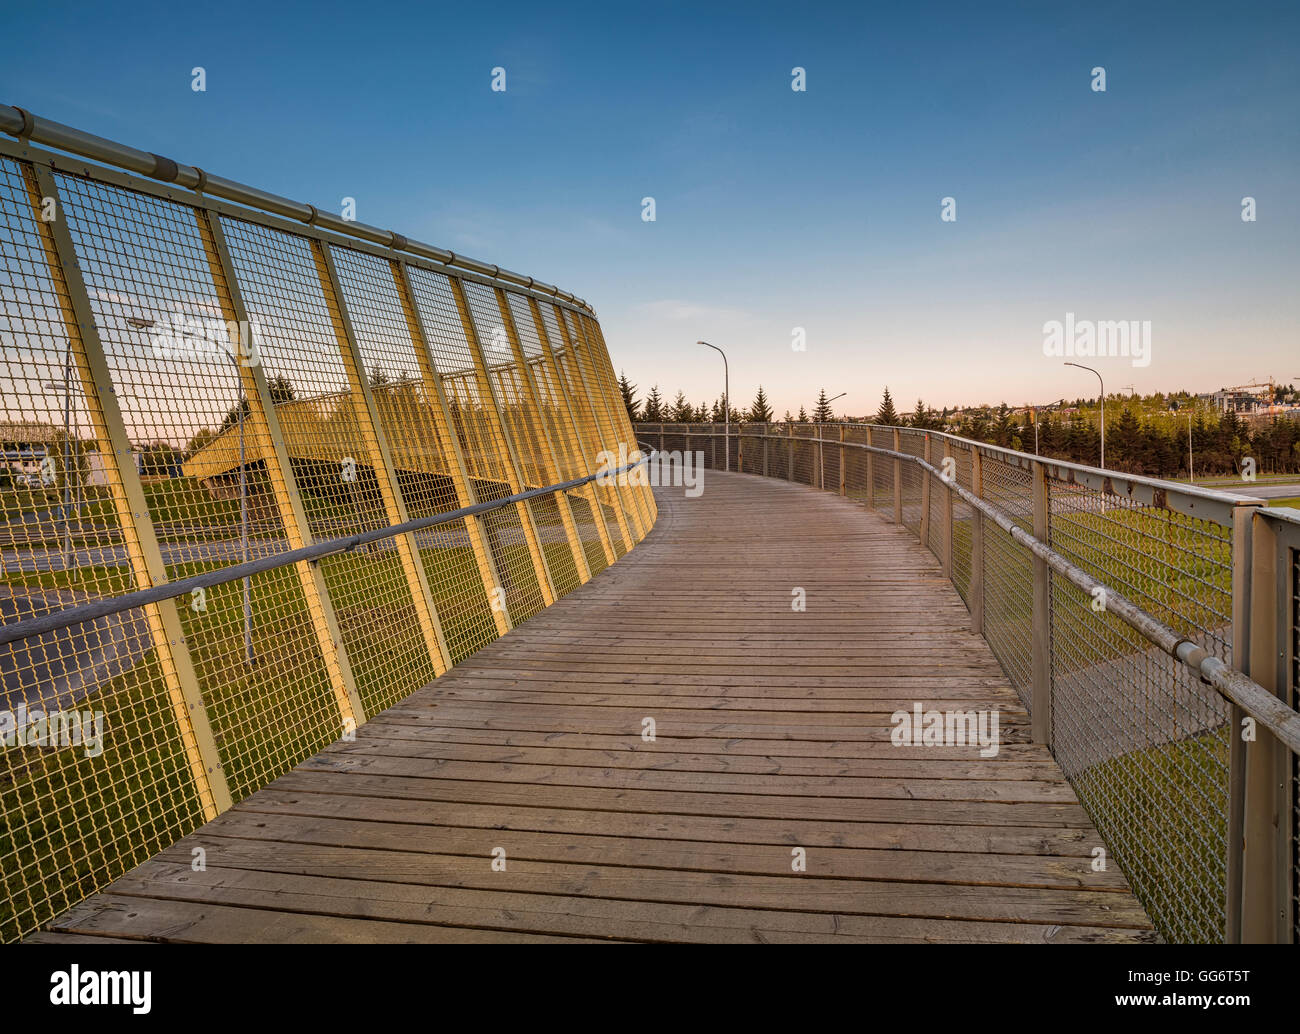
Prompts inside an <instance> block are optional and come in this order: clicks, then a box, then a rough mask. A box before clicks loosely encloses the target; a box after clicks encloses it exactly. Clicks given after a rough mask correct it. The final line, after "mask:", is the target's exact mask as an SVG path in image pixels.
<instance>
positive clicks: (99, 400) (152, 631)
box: [23, 165, 232, 820]
mask: <svg viewBox="0 0 1300 1034" xmlns="http://www.w3.org/2000/svg"><path fill="white" fill-rule="evenodd" d="M23 173H24V178H25V179H26V181H27V191H28V197H29V200H30V201H31V205H32V213H33V216H34V219H35V223H36V225H37V227H39V230H40V239H41V245H42V248H43V250H44V252H45V260H46V264H47V265H48V267H49V271H50V278H51V280H52V281H53V282H54V283H55V284H59V283H62V285H63V288H64V290H63V291H61V292H57V293H58V295H59V303H60V306H61V308H62V314H63V322H64V326H65V329H66V331H67V335H68V345H69V348H70V350H71V352H72V355H73V356H74V357H75V359H76V365H77V372H78V375H79V377H80V380H81V388H82V393H83V395H84V397H85V401H86V409H87V411H88V412H89V414H90V420H91V423H92V425H93V427H94V433H95V438H96V440H97V441H98V442H100V443H101V444H102V445H106V446H107V447H108V448H107V450H105V451H106V453H107V455H108V457H109V462H106V463H105V464H104V468H105V469H104V474H105V479H106V480H107V481H108V488H109V491H110V494H111V495H112V497H113V505H114V508H115V510H116V512H117V517H118V522H119V525H120V527H121V529H122V540H123V545H124V546H125V547H126V554H127V557H128V561H129V563H130V565H131V573H132V575H133V576H134V578H135V587H136V588H138V589H149V588H153V587H154V586H158V585H165V584H166V583H167V581H168V578H167V568H166V565H165V564H164V563H163V558H162V551H161V550H160V549H159V548H158V538H157V535H156V534H155V531H154V525H153V518H152V516H151V514H150V512H149V506H148V503H147V501H146V500H145V495H144V486H143V485H142V484H141V482H140V474H139V471H137V470H136V466H135V457H134V452H133V450H132V447H131V440H130V437H129V436H128V435H127V431H126V424H125V422H124V421H123V419H122V411H121V408H120V407H119V406H118V403H117V394H116V390H115V388H114V386H113V375H112V371H111V370H110V369H109V365H108V359H107V357H106V356H105V355H104V346H103V342H102V341H101V340H100V337H99V328H98V327H97V326H96V324H95V314H94V310H93V309H92V308H91V304H90V296H89V294H88V293H87V290H86V283H85V280H84V279H83V278H82V275H81V267H80V264H79V260H78V258H77V253H76V246H75V245H74V243H73V240H72V234H71V232H70V231H69V230H68V224H67V219H66V218H65V216H64V212H63V204H62V201H61V199H60V198H59V193H58V187H57V184H56V182H55V179H54V175H53V174H52V173H51V172H50V170H49V169H47V168H45V167H43V166H40V167H32V166H26V165H24V166H23ZM45 198H49V199H51V201H52V202H53V205H54V211H55V213H56V215H55V218H54V219H53V220H52V221H50V222H46V221H45V220H44V219H43V218H42V212H43V210H44V204H43V201H44V199H45ZM65 476H66V475H65ZM142 610H143V612H144V615H145V621H146V623H147V625H148V628H149V635H150V637H151V639H152V640H153V644H154V649H155V650H156V651H157V653H158V666H159V668H161V669H162V673H163V679H164V680H165V682H166V685H167V699H168V702H169V703H170V705H171V709H172V715H173V716H174V718H175V720H176V726H177V729H178V731H179V734H180V739H181V744H182V746H183V748H184V750H185V760H186V763H187V764H188V766H189V770H190V776H191V778H192V779H193V780H194V792H195V797H196V799H197V800H198V802H199V806H200V808H201V809H202V811H203V818H204V819H205V820H210V819H214V818H216V817H217V815H218V814H219V813H220V812H223V811H225V810H227V809H228V808H229V807H230V806H231V803H232V802H231V798H230V789H229V787H228V785H227V783H226V773H225V770H224V769H223V768H222V765H221V756H220V754H219V752H218V751H217V745H216V740H215V738H214V737H213V735H212V726H211V724H210V722H209V720H208V712H207V706H206V703H205V701H204V699H203V693H202V690H201V689H200V687H199V682H198V675H197V673H196V672H195V670H194V662H193V659H192V658H191V657H190V651H189V646H188V645H187V644H186V641H185V632H184V628H183V627H182V625H181V619H180V614H179V613H178V612H177V610H176V601H175V600H163V601H162V602H161V603H154V604H150V605H148V606H146V607H143V608H142Z"/></svg>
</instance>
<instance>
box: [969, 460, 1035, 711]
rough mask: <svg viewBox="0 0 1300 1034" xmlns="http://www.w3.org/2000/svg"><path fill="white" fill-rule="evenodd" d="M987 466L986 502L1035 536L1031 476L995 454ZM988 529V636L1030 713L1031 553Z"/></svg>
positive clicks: (991, 527)
mask: <svg viewBox="0 0 1300 1034" xmlns="http://www.w3.org/2000/svg"><path fill="white" fill-rule="evenodd" d="M982 463H983V476H984V493H983V494H984V498H985V499H987V500H988V501H989V502H990V503H992V504H993V505H994V506H996V507H997V508H998V509H1000V510H1002V511H1003V512H1004V513H1005V514H1007V515H1008V516H1009V517H1011V518H1012V519H1013V520H1014V521H1015V523H1016V524H1017V525H1019V526H1020V527H1022V528H1024V530H1025V531H1029V532H1032V531H1033V528H1034V521H1033V489H1032V485H1031V481H1030V475H1029V472H1028V471H1026V470H1024V469H1023V468H1021V467H1019V466H1014V465H1012V464H1010V463H1006V462H1003V461H1002V460H1000V459H998V458H997V456H996V454H993V453H984V455H983V457H982ZM984 525H985V531H984V636H985V638H986V639H987V640H988V642H989V646H990V647H992V649H993V655H994V656H995V657H997V659H998V662H999V663H1000V664H1001V665H1002V670H1003V671H1005V672H1006V674H1007V678H1009V679H1010V680H1011V684H1012V685H1013V686H1015V688H1016V691H1017V692H1018V693H1019V694H1020V699H1021V701H1022V702H1023V703H1024V705H1025V707H1026V708H1028V707H1029V706H1030V703H1031V695H1032V689H1033V663H1032V658H1031V653H1030V639H1031V634H1032V630H1033V617H1032V613H1031V608H1032V605H1033V588H1034V576H1033V565H1032V563H1031V561H1030V557H1029V554H1028V553H1027V552H1025V550H1024V549H1023V548H1022V547H1021V546H1019V545H1018V544H1017V543H1016V542H1015V540H1013V539H1012V538H1011V536H1010V535H1008V534H1007V533H1006V532H1005V531H1003V530H1002V529H1001V528H999V527H998V526H997V525H996V524H994V523H993V522H991V521H985V522H984Z"/></svg>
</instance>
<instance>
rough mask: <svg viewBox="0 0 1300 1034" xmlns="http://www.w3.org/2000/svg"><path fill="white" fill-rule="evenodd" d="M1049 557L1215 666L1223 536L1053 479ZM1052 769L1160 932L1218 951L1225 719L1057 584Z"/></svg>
mask: <svg viewBox="0 0 1300 1034" xmlns="http://www.w3.org/2000/svg"><path fill="white" fill-rule="evenodd" d="M1049 495H1050V499H1051V511H1050V512H1051V531H1052V545H1053V548H1055V549H1056V550H1057V551H1058V552H1060V553H1061V554H1063V555H1064V556H1065V557H1066V558H1067V559H1069V560H1071V561H1073V562H1074V563H1075V564H1077V565H1079V566H1080V567H1082V568H1083V569H1084V570H1085V571H1087V572H1088V573H1089V574H1091V575H1092V576H1093V577H1095V578H1097V579H1098V580H1099V581H1102V582H1103V583H1104V584H1105V585H1106V586H1108V587H1112V588H1113V589H1114V590H1115V591H1117V592H1119V593H1121V594H1122V595H1124V596H1125V597H1126V598H1128V599H1129V600H1130V601H1132V602H1134V603H1136V604H1137V605H1138V606H1140V607H1141V608H1142V609H1144V610H1146V611H1147V612H1148V613H1151V614H1153V615H1155V616H1156V617H1157V618H1158V619H1159V620H1160V621H1161V622H1163V623H1164V624H1166V625H1169V626H1170V627H1171V628H1173V629H1175V630H1176V631H1177V632H1178V633H1179V634H1180V635H1182V636H1184V637H1186V638H1187V639H1190V640H1192V641H1193V642H1196V643H1197V644H1198V645H1200V646H1202V647H1204V648H1205V649H1206V650H1207V651H1209V652H1210V653H1212V654H1214V655H1215V656H1217V657H1220V658H1221V659H1223V660H1225V661H1227V660H1229V655H1230V643H1231V640H1232V628H1231V615H1232V529H1231V528H1229V527H1225V526H1223V525H1220V524H1217V523H1215V522H1213V521H1209V520H1205V519H1201V518H1194V517H1188V516H1186V515H1183V514H1179V513H1176V512H1174V511H1172V510H1168V509H1164V508H1161V507H1153V506H1143V505H1139V504H1137V503H1134V502H1133V501H1132V500H1130V499H1128V498H1126V497H1121V496H1114V495H1103V494H1101V493H1098V492H1094V491H1090V490H1085V489H1081V488H1080V487H1079V486H1077V485H1071V484H1068V483H1064V482H1059V481H1055V480H1052V481H1050V482H1049ZM1052 603H1053V606H1052V636H1053V640H1052V642H1053V650H1052V681H1053V693H1054V704H1053V727H1054V744H1055V748H1056V754H1057V758H1058V760H1059V761H1060V763H1061V766H1062V768H1063V769H1064V770H1065V773H1066V775H1067V776H1069V777H1070V779H1071V781H1072V782H1073V783H1074V785H1075V788H1076V790H1077V792H1078V794H1079V797H1080V800H1081V801H1082V802H1083V803H1084V805H1085V806H1086V807H1087V808H1088V810H1089V813H1090V815H1091V816H1092V818H1093V821H1094V822H1095V823H1096V825H1097V828H1098V831H1099V832H1101V834H1102V835H1103V837H1105V838H1106V841H1107V843H1108V844H1109V845H1110V848H1111V853H1112V855H1113V856H1114V858H1115V859H1116V860H1117V861H1118V862H1119V864H1120V865H1121V866H1122V867H1123V869H1124V871H1125V873H1126V874H1127V875H1128V877H1129V881H1130V882H1131V884H1132V885H1133V889H1134V891H1135V893H1136V894H1137V895H1138V897H1139V899H1141V900H1142V902H1143V904H1144V905H1145V906H1146V908H1147V911H1148V913H1149V914H1150V915H1151V917H1152V919H1153V920H1154V921H1155V922H1156V924H1157V926H1158V927H1159V928H1160V929H1161V932H1162V933H1163V934H1164V935H1165V936H1166V937H1168V938H1169V939H1171V940H1178V941H1219V940H1222V938H1223V936H1224V929H1225V927H1224V922H1225V915H1224V902H1225V900H1226V889H1225V888H1226V879H1227V870H1226V864H1227V863H1226V859H1227V812H1228V744H1229V727H1228V719H1229V707H1228V704H1227V702H1226V701H1225V700H1224V699H1223V697H1222V696H1220V694H1219V693H1217V692H1216V691H1215V690H1214V689H1212V688H1211V687H1209V686H1208V685H1205V684H1204V683H1202V682H1201V680H1200V679H1199V678H1197V677H1195V676H1194V675H1193V674H1192V673H1191V672H1190V671H1189V670H1188V669H1187V668H1186V667H1185V666H1183V665H1182V664H1179V663H1177V662H1176V661H1174V660H1173V659H1172V658H1170V657H1169V656H1168V655H1167V654H1165V653H1164V652H1162V651H1160V650H1158V649H1157V648H1155V647H1154V646H1152V645H1151V644H1150V643H1149V642H1148V641H1147V640H1146V639H1145V638H1143V637H1142V636H1140V635H1138V634H1137V633H1136V632H1134V631H1133V630H1132V629H1130V628H1129V627H1128V626H1127V625H1125V624H1123V623H1122V622H1120V621H1119V620H1118V619H1116V618H1114V617H1113V616H1112V615H1110V614H1107V613H1103V612H1099V611H1098V609H1097V607H1096V606H1095V605H1094V600H1093V599H1092V598H1091V597H1088V596H1086V595H1084V594H1083V593H1082V592H1080V591H1079V590H1078V589H1076V588H1075V587H1074V586H1072V585H1070V584H1069V583H1067V582H1065V580H1064V579H1054V580H1053V588H1052Z"/></svg>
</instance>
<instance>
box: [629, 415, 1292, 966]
mask: <svg viewBox="0 0 1300 1034" xmlns="http://www.w3.org/2000/svg"><path fill="white" fill-rule="evenodd" d="M727 431H729V433H726V432H727ZM638 435H639V436H640V438H641V440H642V441H644V442H647V443H649V444H650V445H652V446H654V447H656V448H658V449H661V450H663V451H665V452H673V451H688V450H689V451H692V452H695V453H697V454H699V455H701V456H702V459H703V463H704V466H705V467H706V468H709V469H715V470H717V469H723V468H724V467H729V469H730V470H733V471H738V472H743V473H745V474H757V475H760V476H766V477H771V478H780V479H784V480H788V481H792V482H796V483H799V484H804V485H809V486H811V487H814V488H818V489H823V490H825V491H829V492H834V493H837V494H839V495H842V496H844V497H846V498H849V499H852V500H855V501H857V502H859V503H860V504H861V505H863V506H864V507H865V508H866V509H869V510H875V511H877V512H878V513H879V514H880V515H881V516H882V517H884V518H885V519H888V520H891V521H893V522H895V523H896V524H898V525H900V526H902V527H905V528H906V529H907V530H908V531H909V532H910V533H911V534H913V535H915V536H916V537H917V538H918V539H919V540H920V541H921V542H922V543H923V544H924V545H925V546H926V547H928V548H929V550H930V551H931V552H932V553H933V554H934V556H935V557H936V558H937V560H938V562H939V563H940V565H941V567H942V569H943V571H944V573H945V574H946V575H947V576H948V577H949V578H950V579H951V580H952V582H953V584H954V586H955V587H956V589H957V591H958V592H959V593H960V594H961V597H962V599H963V600H964V601H965V602H966V604H967V607H968V608H969V610H970V613H971V622H972V627H973V629H974V630H975V631H977V632H979V633H981V634H982V635H983V636H984V637H985V639H986V640H987V641H988V643H989V646H990V647H991V649H992V651H993V653H994V655H995V656H996V657H997V659H998V661H999V663H1000V664H1001V665H1002V668H1003V670H1004V671H1005V673H1006V675H1007V677H1008V679H1009V680H1010V682H1011V684H1012V685H1013V686H1014V687H1015V689H1016V691H1017V693H1018V694H1019V695H1020V699H1021V701H1022V702H1023V703H1024V705H1025V707H1026V708H1027V709H1028V711H1029V713H1030V715H1031V720H1032V723H1033V730H1034V735H1035V737H1036V738H1037V739H1038V740H1039V741H1041V742H1043V743H1045V744H1047V745H1048V746H1049V747H1050V748H1051V750H1052V752H1053V754H1054V755H1055V757H1056V758H1057V760H1058V762H1059V763H1060V764H1061V767H1062V768H1063V770H1064V771H1065V774H1066V776H1067V777H1068V778H1069V779H1070V781H1071V783H1072V784H1073V786H1074V787H1075V790H1076V792H1077V793H1078V795H1079V799H1080V800H1081V801H1082V803H1083V804H1084V806H1085V808H1086V809H1087V810H1088V812H1089V814H1090V816H1091V817H1092V819H1093V822H1094V823H1095V825H1096V827H1097V829H1098V830H1099V832H1100V833H1101V834H1102V836H1103V838H1104V840H1105V846H1106V849H1107V850H1108V851H1109V853H1110V859H1109V860H1110V863H1111V864H1119V865H1120V866H1121V867H1122V868H1123V870H1124V872H1125V873H1126V875H1127V876H1128V878H1129V881H1130V883H1131V884H1132V886H1133V888H1134V890H1135V892H1136V893H1137V895H1138V896H1139V898H1140V899H1141V900H1142V902H1143V904H1144V905H1145V907H1146V908H1147V910H1148V913H1149V914H1150V915H1151V917H1152V919H1153V921H1154V922H1155V923H1156V924H1157V927H1158V928H1159V929H1160V931H1161V933H1162V934H1163V935H1164V936H1165V937H1167V938H1168V939H1170V940H1177V941H1221V940H1225V939H1226V940H1229V941H1234V940H1238V939H1242V938H1244V939H1247V940H1256V941H1258V940H1273V941H1291V940H1296V939H1300V935H1298V930H1297V922H1298V921H1300V920H1298V919H1297V890H1298V888H1300V841H1298V840H1297V830H1298V829H1300V811H1298V809H1300V800H1298V799H1297V794H1296V786H1297V771H1296V765H1297V761H1296V750H1297V748H1298V747H1300V714H1297V713H1296V711H1295V710H1294V708H1295V704H1296V692H1297V690H1296V684H1297V664H1298V663H1300V662H1297V659H1296V657H1297V652H1298V643H1300V640H1298V637H1300V631H1298V630H1300V614H1297V608H1298V607H1300V559H1298V557H1300V552H1298V550H1300V512H1297V511H1288V510H1282V509H1267V508H1264V507H1263V506H1262V505H1261V504H1262V500H1259V499H1255V498H1252V497H1248V496H1244V495H1236V494H1233V493H1227V492H1220V491H1213V490H1209V489H1202V488H1198V487H1196V486H1193V485H1184V484H1177V483H1173V482H1166V481H1159V480H1155V479H1151V478H1144V477H1137V476H1130V475H1125V474H1122V473H1119V472H1116V471H1109V470H1100V469H1097V468H1092V467H1087V466H1082V465H1079V464H1071V463H1064V462H1059V461H1055V460H1050V459H1046V458H1042V457H1037V456H1033V455H1029V454H1026V453H1021V452H1016V451H1013V450H1009V449H1002V448H998V447H996V446H990V445H985V444H982V443H977V442H972V441H969V440H967V439H963V438H959V437H956V436H954V435H949V434H944V433H940V432H936V431H922V430H918V429H915V428H906V427H903V428H893V427H882V426H877V425H867V424H823V425H818V424H799V423H791V424H768V425H759V424H743V425H732V426H731V427H730V428H729V429H724V428H723V426H722V425H708V424H640V425H638ZM728 446H729V447H728ZM706 484H707V482H706ZM706 493H707V488H706ZM1247 676H1249V677H1247Z"/></svg>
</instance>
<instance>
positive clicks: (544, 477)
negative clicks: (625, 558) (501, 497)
mask: <svg viewBox="0 0 1300 1034" xmlns="http://www.w3.org/2000/svg"><path fill="white" fill-rule="evenodd" d="M464 291H465V300H466V301H467V302H468V304H469V311H470V315H471V317H472V319H473V321H474V325H475V327H476V328H477V330H478V340H479V343H480V345H481V347H482V351H483V358H484V360H485V363H486V370H487V377H488V380H489V383H490V385H491V391H492V394H493V396H495V398H496V401H497V408H498V410H499V412H500V419H501V432H502V442H503V444H504V446H505V448H506V456H505V465H506V469H507V470H508V471H509V470H514V469H517V470H518V483H517V484H515V483H513V482H512V485H511V487H512V488H513V489H514V490H516V491H526V490H528V489H530V488H540V487H541V486H543V485H548V484H553V483H554V482H552V481H551V480H550V478H549V475H548V471H547V467H548V459H549V454H548V452H547V450H546V445H545V442H544V441H543V438H542V435H543V433H544V430H543V427H542V423H541V416H540V414H539V413H538V412H537V409H536V406H535V405H534V404H533V392H532V385H531V382H529V381H528V380H527V374H526V372H525V371H524V370H522V369H520V367H519V365H518V364H517V363H516V362H515V358H514V353H513V347H512V343H511V341H510V333H511V330H510V329H508V328H507V327H506V324H505V317H504V316H503V314H502V312H501V307H500V305H499V303H498V301H497V295H496V291H495V290H494V289H493V288H491V287H488V286H486V285H484V284H478V283H473V282H468V283H465V284H464ZM526 509H527V511H528V515H529V517H531V524H532V527H533V528H534V529H535V533H536V536H537V539H538V541H539V545H540V548H541V551H542V557H543V560H544V562H545V565H546V568H547V571H548V572H549V574H550V577H551V579H552V582H553V584H554V588H555V592H556V595H563V594H564V593H566V592H571V591H572V590H573V589H576V588H577V587H578V584H579V577H578V570H577V567H576V564H575V561H574V557H573V555H572V553H571V552H570V549H569V542H568V538H567V533H566V530H565V527H564V522H563V520H562V518H561V514H560V508H559V504H558V502H557V500H556V499H555V497H554V496H547V497H545V498H541V499H534V500H532V501H531V502H529V503H528V504H527V505H526Z"/></svg>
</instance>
